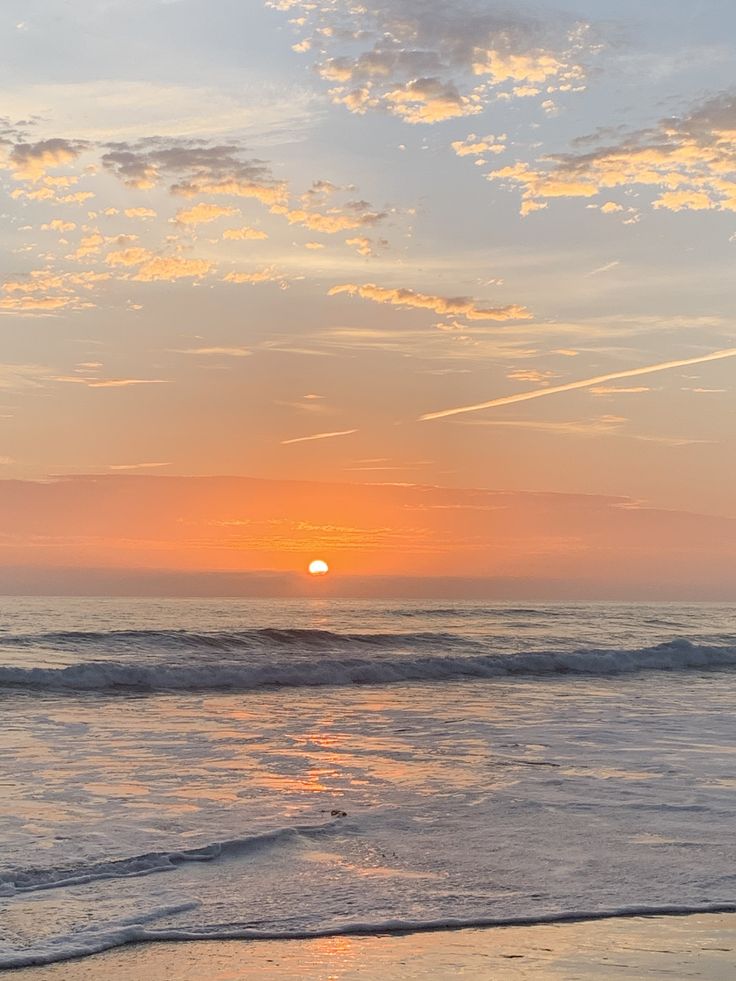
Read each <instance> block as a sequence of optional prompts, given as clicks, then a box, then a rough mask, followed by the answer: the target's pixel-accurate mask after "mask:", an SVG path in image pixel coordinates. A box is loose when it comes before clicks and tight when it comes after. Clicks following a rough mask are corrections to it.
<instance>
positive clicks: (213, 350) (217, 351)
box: [174, 347, 251, 358]
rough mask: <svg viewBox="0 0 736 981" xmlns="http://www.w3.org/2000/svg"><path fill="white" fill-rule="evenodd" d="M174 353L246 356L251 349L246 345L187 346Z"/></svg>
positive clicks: (227, 356)
mask: <svg viewBox="0 0 736 981" xmlns="http://www.w3.org/2000/svg"><path fill="white" fill-rule="evenodd" d="M174 353H175V354H192V355H197V356H202V357H216V356H221V357H223V358H247V357H249V356H250V354H251V351H249V350H248V348H246V347H187V348H182V349H177V350H176V351H175V352H174Z"/></svg>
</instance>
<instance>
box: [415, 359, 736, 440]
mask: <svg viewBox="0 0 736 981" xmlns="http://www.w3.org/2000/svg"><path fill="white" fill-rule="evenodd" d="M725 358H736V347H731V348H726V349H724V350H722V351H713V352H712V353H711V354H703V355H701V356H699V357H697V358H683V359H681V360H679V361H663V362H661V363H660V364H653V365H646V366H644V367H642V368H629V369H627V370H626V371H612V372H610V373H609V374H606V375H596V376H595V377H594V378H583V379H581V380H580V381H574V382H567V384H565V385H553V386H550V387H549V388H537V389H534V390H533V391H531V392H518V393H517V394H516V395H503V396H501V397H500V398H497V399H490V400H489V401H488V402H478V403H476V404H475V405H461V406H458V407H456V408H454V409H440V410H439V411H437V412H425V413H424V415H421V416H419V422H429V421H430V420H432V419H445V418H447V417H448V416H457V415H461V414H462V413H465V412H480V411H481V410H483V409H495V408H497V407H498V406H501V405H513V404H514V403H516V402H528V401H530V400H531V399H541V398H544V397H545V396H546V395H560V394H562V393H563V392H573V391H575V390H576V389H581V388H592V387H594V386H596V385H603V384H605V383H606V382H610V381H616V380H617V379H619V378H636V377H638V376H640V375H651V374H654V373H655V372H658V371H669V370H671V369H673V368H685V367H687V366H688V365H693V364H705V363H706V362H708V361H722V360H724V359H725Z"/></svg>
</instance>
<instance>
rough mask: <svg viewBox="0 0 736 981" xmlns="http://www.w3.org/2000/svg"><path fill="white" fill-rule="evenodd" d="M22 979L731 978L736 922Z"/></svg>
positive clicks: (688, 922) (239, 952)
mask: <svg viewBox="0 0 736 981" xmlns="http://www.w3.org/2000/svg"><path fill="white" fill-rule="evenodd" d="M0 974H1V975H2V976H3V977H15V978H18V979H22V981H100V979H104V981H140V979H142V978H145V979H146V981H241V979H242V981H245V979H246V978H247V979H249V981H287V979H288V981H294V979H297V978H298V979H300V981H343V979H353V978H359V979H380V981H414V979H419V978H422V979H426V978H432V979H445V978H447V979H450V978H458V977H462V978H463V979H465V981H467V979H479V981H480V979H491V978H492V979H494V981H586V979H596V981H599V979H600V981H607V979H614V978H616V979H623V978H626V979H654V978H669V979H673V978H675V979H678V981H680V979H685V978H688V979H691V978H695V979H697V978H701V979H707V981H733V978H734V977H736V915H734V914H726V915H722V914H710V915H697V916H682V917H673V916H670V917H651V918H639V917H637V918H632V919H621V920H602V921H596V922H588V923H566V924H557V925H554V926H534V927H503V928H493V929H485V930H477V929H472V930H456V931H439V932H436V933H414V934H404V935H401V936H369V937H334V938H329V939H323V940H310V941H258V942H252V941H251V942H247V941H218V942H203V941H195V942H187V943H149V944H139V945H134V946H130V947H122V948H119V949H117V950H112V951H109V952H106V953H104V954H98V955H96V956H93V957H89V958H87V959H85V960H81V961H68V962H66V963H63V964H54V965H51V966H47V967H31V968H25V969H23V970H20V971H13V972H9V971H5V972H0Z"/></svg>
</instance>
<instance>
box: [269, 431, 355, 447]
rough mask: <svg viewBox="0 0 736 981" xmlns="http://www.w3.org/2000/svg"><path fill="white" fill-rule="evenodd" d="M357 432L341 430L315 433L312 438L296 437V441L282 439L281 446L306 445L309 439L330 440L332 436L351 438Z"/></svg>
mask: <svg viewBox="0 0 736 981" xmlns="http://www.w3.org/2000/svg"><path fill="white" fill-rule="evenodd" d="M357 431H358V430H357V429H343V430H342V432H339V433H315V434H314V436H297V437H296V439H282V440H281V445H282V446H288V444H289V443H307V442H308V441H309V440H310V439H331V438H332V437H333V436H352V434H353V433H357Z"/></svg>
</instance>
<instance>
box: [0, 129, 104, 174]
mask: <svg viewBox="0 0 736 981" xmlns="http://www.w3.org/2000/svg"><path fill="white" fill-rule="evenodd" d="M86 147H87V144H86V143H85V142H84V141H82V140H66V139H58V138H56V139H50V140H39V141H38V142H37V143H16V144H15V145H12V146H11V147H10V149H9V150H6V151H5V152H4V153H2V156H0V162H1V163H2V166H3V167H5V169H7V170H10V171H11V172H12V176H13V178H14V180H17V181H29V182H31V183H36V182H38V181H40V180H41V179H42V178H44V177H45V176H46V173H47V171H49V170H53V169H54V168H56V167H65V166H68V165H69V164H71V163H74V161H75V160H77V158H78V157H79V156H80V155H81V154H82V152H83V151H84V150H85V149H86ZM2 149H3V148H2V145H1V144H0V151H2Z"/></svg>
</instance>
